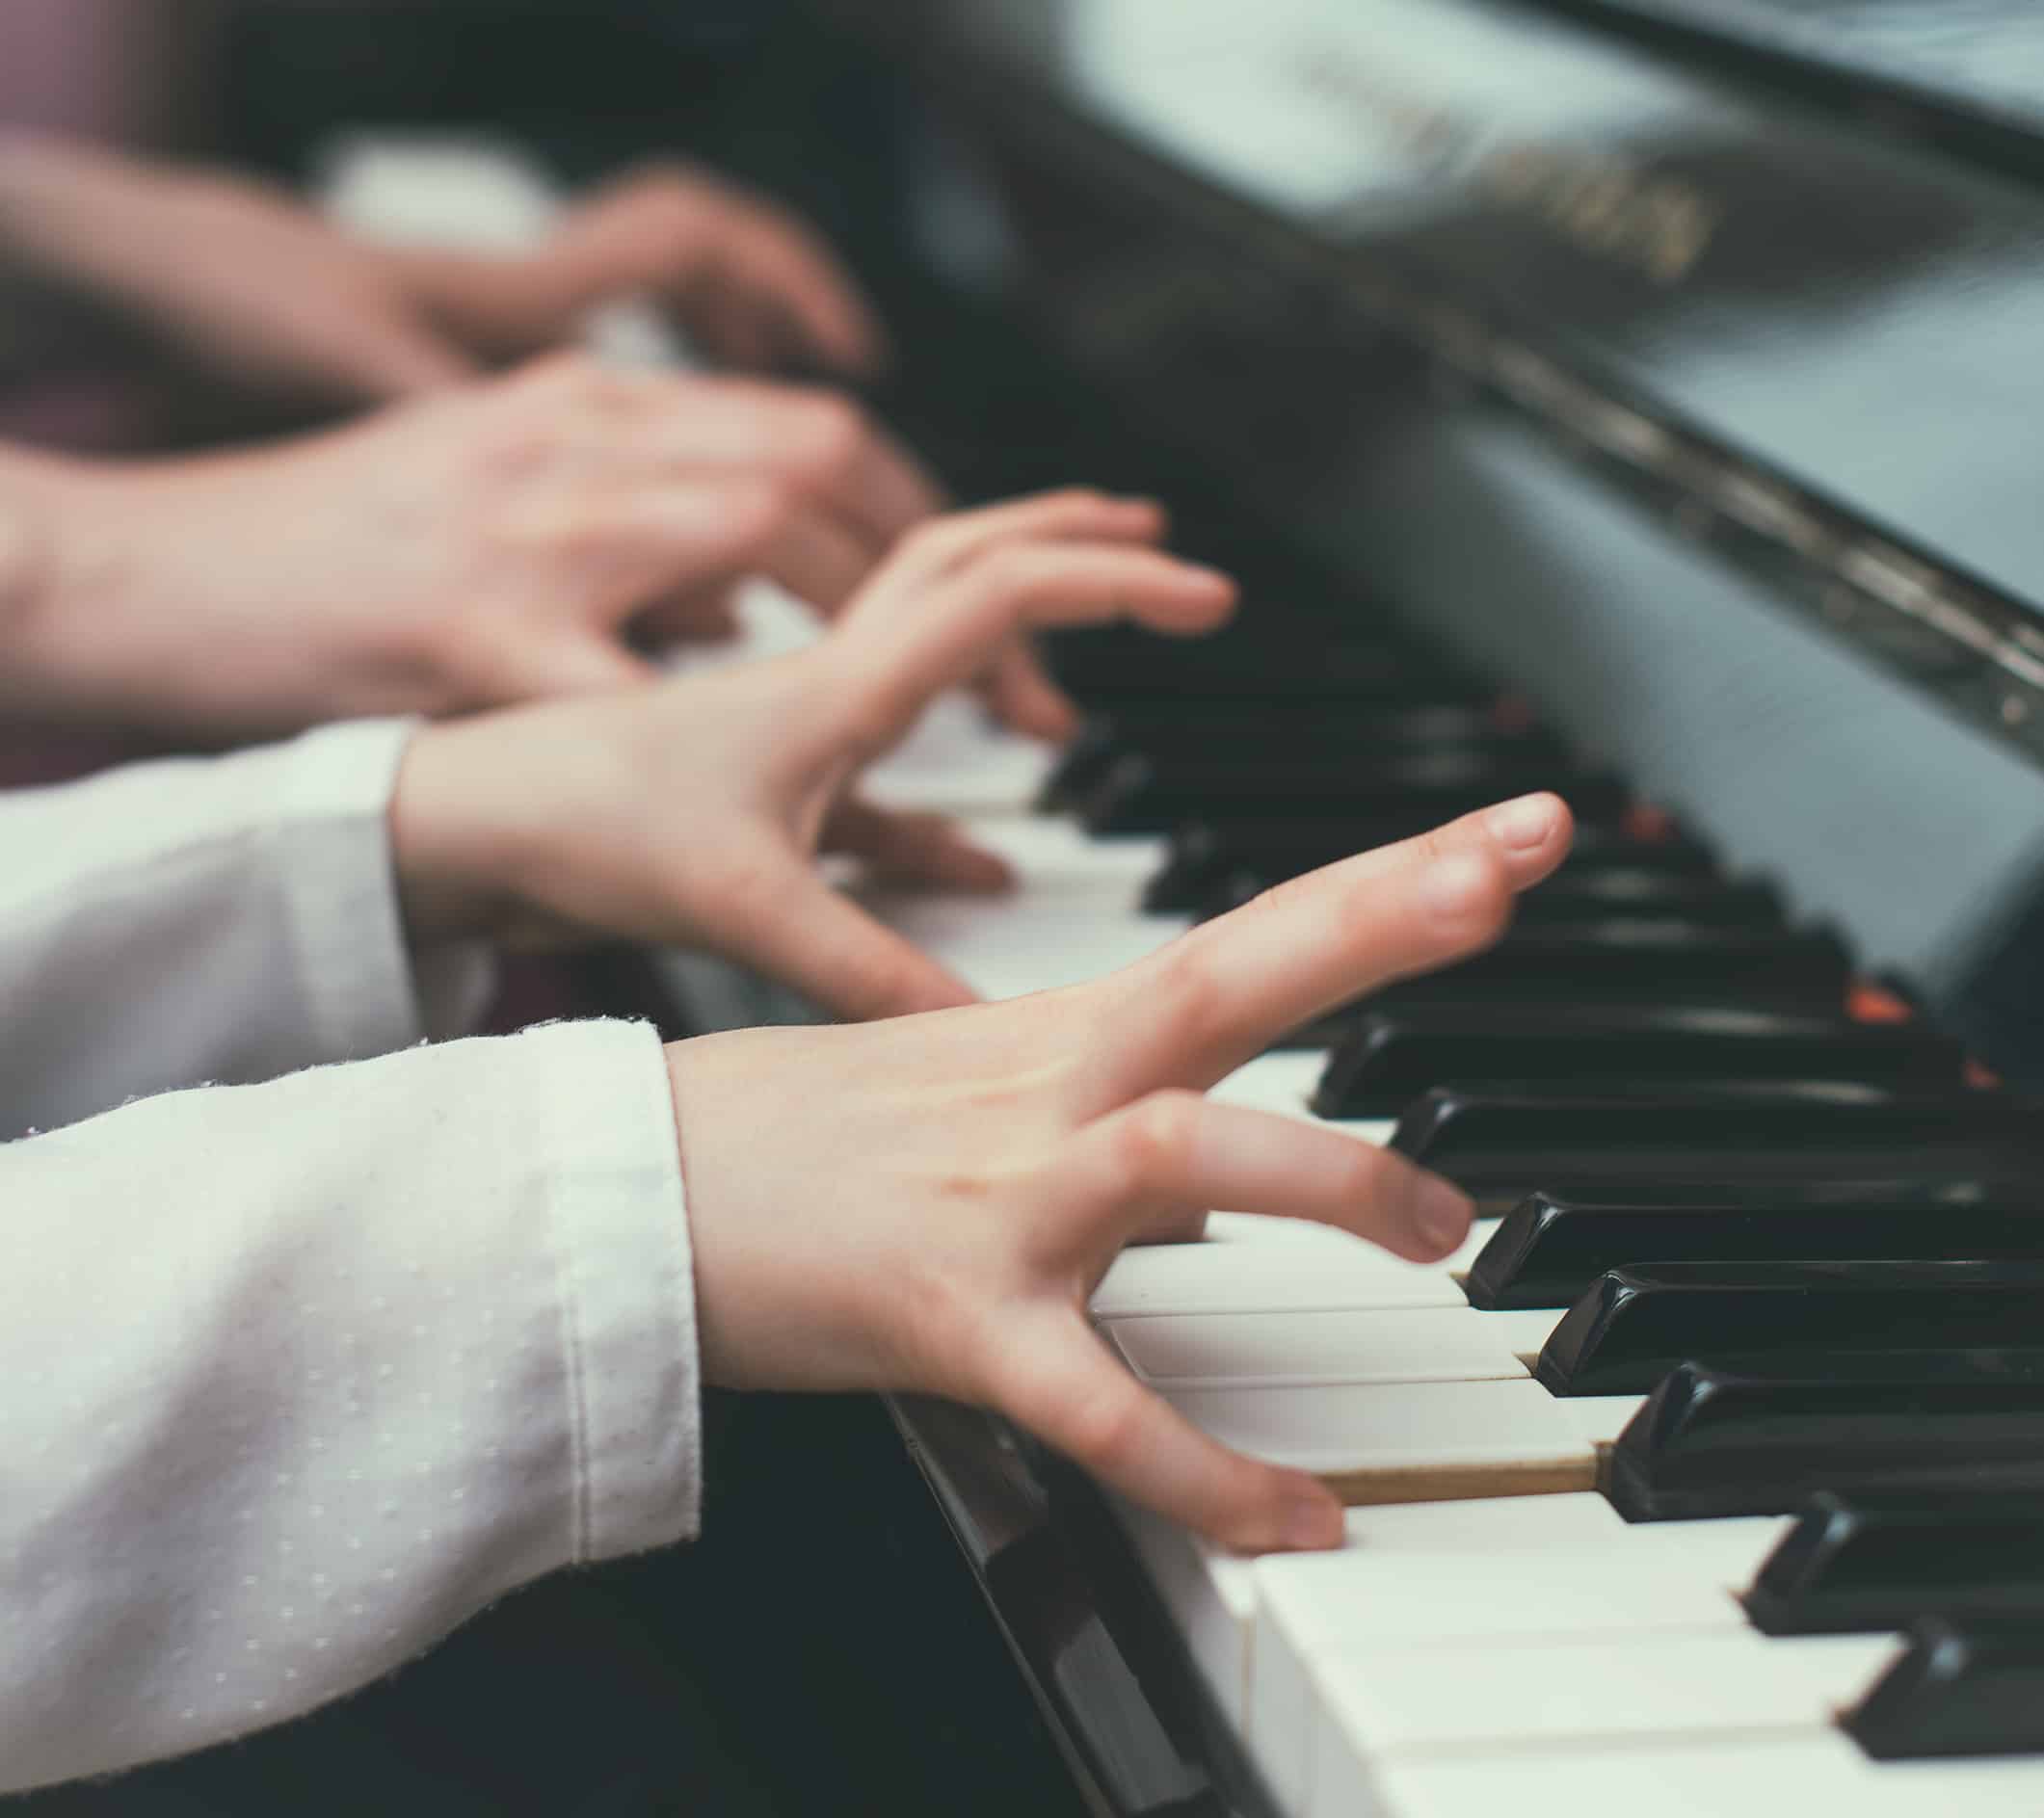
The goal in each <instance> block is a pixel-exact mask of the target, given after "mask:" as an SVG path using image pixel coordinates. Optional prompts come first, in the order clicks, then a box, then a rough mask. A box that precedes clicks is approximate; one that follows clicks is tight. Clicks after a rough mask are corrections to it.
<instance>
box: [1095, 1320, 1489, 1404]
mask: <svg viewBox="0 0 2044 1818" xmlns="http://www.w3.org/2000/svg"><path fill="white" fill-rule="evenodd" d="M1106 1331H1107V1335H1108V1337H1109V1338H1110V1339H1111V1340H1112V1341H1113V1343H1114V1345H1115V1346H1116V1348H1117V1349H1118V1350H1119V1351H1120V1352H1121V1354H1122V1356H1123V1357H1125V1358H1126V1359H1127V1360H1128V1366H1129V1368H1130V1369H1132V1370H1133V1371H1134V1372H1135V1373H1136V1375H1138V1376H1139V1377H1141V1378H1142V1379H1143V1380H1144V1381H1145V1382H1147V1383H1155V1384H1156V1385H1158V1386H1159V1387H1170V1388H1211V1387H1221V1386H1225V1385H1226V1384H1229V1383H1264V1384H1283V1383H1292V1384H1300V1383H1456V1382H1479V1381H1484V1380H1487V1379H1494V1378H1495V1379H1503V1380H1510V1379H1512V1378H1524V1377H1525V1375H1526V1366H1525V1365H1524V1364H1523V1363H1521V1362H1520V1361H1519V1359H1518V1358H1517V1357H1514V1356H1513V1355H1512V1353H1511V1352H1510V1351H1509V1350H1507V1349H1506V1348H1504V1347H1503V1346H1501V1345H1500V1343H1499V1342H1498V1340H1497V1337H1496V1335H1495V1334H1494V1333H1491V1332H1489V1331H1486V1330H1485V1328H1484V1325H1483V1319H1482V1315H1481V1314H1477V1313H1472V1312H1471V1311H1470V1310H1469V1309H1468V1308H1467V1307H1439V1308H1434V1307H1426V1308H1411V1309H1394V1310H1381V1309H1380V1310H1377V1311H1372V1312H1367V1313H1356V1312H1349V1311H1346V1310H1343V1311H1340V1312H1318V1313H1198V1314H1181V1315H1171V1314H1167V1315H1161V1316H1155V1317H1152V1318H1148V1319H1118V1320H1112V1321H1109V1322H1108V1324H1107V1327H1106Z"/></svg>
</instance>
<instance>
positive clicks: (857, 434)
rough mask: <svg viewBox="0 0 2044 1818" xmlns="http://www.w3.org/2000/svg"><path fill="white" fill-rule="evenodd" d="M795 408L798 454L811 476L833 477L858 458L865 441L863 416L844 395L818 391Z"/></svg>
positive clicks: (840, 473)
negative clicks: (796, 411) (796, 412)
mask: <svg viewBox="0 0 2044 1818" xmlns="http://www.w3.org/2000/svg"><path fill="white" fill-rule="evenodd" d="M797 408H798V415H797V417H796V426H795V439H796V446H797V453H798V458H799V460H800V461H801V463H802V465H803V467H804V469H805V470H806V472H807V473H808V474H809V475H810V477H811V478H813V479H817V480H835V479H836V478H838V477H840V476H841V475H842V474H844V473H845V472H846V471H847V470H848V469H849V468H851V467H852V466H853V465H854V464H855V463H856V462H857V461H858V460H859V456H860V454H861V452H862V450H863V448H864V447H865V443H866V424H865V418H864V417H863V415H862V414H861V412H860V410H859V408H858V406H857V405H855V404H853V403H852V402H851V401H850V400H849V399H847V398H840V397H836V396H833V395H831V394H829V393H818V394H816V395H814V396H812V397H810V398H806V399H804V400H803V401H802V402H801V404H800V405H799V406H798V407H797Z"/></svg>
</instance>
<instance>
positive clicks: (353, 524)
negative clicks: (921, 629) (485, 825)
mask: <svg viewBox="0 0 2044 1818" xmlns="http://www.w3.org/2000/svg"><path fill="white" fill-rule="evenodd" d="M939 503H940V500H939V495H938V493H937V491H936V488H935V487H934V486H933V485H932V484H931V483H930V481H929V480H928V479H927V478H926V477H925V476H924V475H923V474H922V472H921V470H920V469H919V468H918V467H917V466H916V463H915V462H914V461H912V460H911V459H910V458H909V457H908V456H906V455H905V454H903V453H902V452H901V451H900V450H899V449H898V448H896V447H895V446H894V445H893V444H892V443H891V442H890V441H889V439H888V437H887V436H886V435H884V434H883V433H882V432H880V431H879V430H878V429H877V428H875V427H874V426H873V425H872V424H871V423H870V422H869V421H867V420H866V419H865V418H864V417H863V415H861V414H860V412H859V411H858V410H857V409H856V408H853V407H852V406H851V405H849V404H847V403H845V402H844V401H843V400H842V399H839V398H836V397H833V396H830V395H828V394H825V393H821V392H817V391H813V390H809V389H806V388H801V387H794V386H787V385H782V384H777V383H771V382H764V381H753V380H730V379H710V378H700V377H691V376H688V375H682V374H650V373H616V372H611V371H608V370H606V369H604V368H602V367H600V366H598V365H597V364H595V363H594V362H592V361H590V360H588V359H586V358H584V357H582V356H554V357H552V358H550V359H548V360H544V361H542V362H540V363H538V364H536V365H534V366H532V367H530V368H528V369H526V370H524V371H522V372H519V373H517V374H514V375H511V376H510V377H508V378H504V379H499V380H494V381H491V382H488V383H486V384H482V385H479V386H473V387H469V388H465V389H464V390H461V391H457V392H453V393H449V394H446V395H442V396H438V397H434V398H431V399H425V400H420V401H418V402H416V403H413V404H410V405H406V406H402V407H399V408H393V409H390V410H386V411H383V412H380V413H378V414H377V415H375V416H372V417H369V418H366V419H364V420H362V421H360V422H358V423H357V424H354V425H352V426H350V427H348V428H345V429H341V430H337V431H329V432H325V433H322V434H319V435H312V436H307V437H304V438H301V439H298V440H294V441H290V442H285V443H280V444H274V445H269V446H264V447H260V448H254V449H250V450H247V451H241V452H235V453H231V454H225V455H212V456H203V457H198V458H193V459H181V460H173V461H150V462H143V463H135V464H92V465H89V464H85V463H78V462H70V461H51V460H46V459H42V458H40V457H31V456H16V457H13V458H4V457H0V508H5V509H4V510H0V518H5V519H6V521H7V524H8V525H9V527H10V536H9V539H8V541H9V546H10V549H11V550H12V554H11V555H9V556H8V557H7V562H8V566H9V567H10V568H11V570H12V572H13V575H14V576H15V579H16V582H17V584H16V585H14V586H13V587H12V588H10V587H8V586H6V585H0V641H4V645H5V653H6V656H7V661H6V663H5V664H0V705H4V706H6V707H8V708H10V709H12V710H13V711H16V712H23V711H27V712H40V713H41V714H44V715H67V716H69V717H83V716H88V715H90V716H94V717H102V718H116V719H122V720H126V721H130V722H140V723H145V724H150V725H164V726H169V727H173V728H176V729H180V730H187V729H189V730H198V731H200V732H203V733H208V734H214V735H236V734H249V733H260V732H267V731H277V730H282V729H287V728H291V727H295V726H300V725H307V724H311V723H313V722H316V721H320V720H326V719H332V718H339V717H346V716H350V715H360V714H375V713H385V712H411V711H417V712H424V713H431V714H441V713H449V712H455V711H461V710H465V709H470V708H476V707H484V706H490V705H494V704H498V703H502V702H508V701H515V700H521V699H526V698H533V697H538V696H544V695H552V694H559V693H571V692H577V691H584V690H588V689H592V688H604V687H611V686H617V685H621V684H624V683H631V682H639V681H644V680H647V679H649V678H650V676H651V675H652V674H654V673H655V672H654V670H653V669H652V668H651V666H650V664H649V663H648V662H647V661H646V660H645V658H644V657H643V656H642V655H640V654H638V650H637V647H636V646H638V645H640V644H642V643H643V642H645V641H647V640H659V639H664V638H668V637H673V636H676V635H681V636H688V635H702V634H703V633H705V632H710V633H713V632H714V631H715V630H716V629H717V628H718V627H719V625H720V624H721V623H722V622H724V620H723V615H724V613H725V611H726V607H725V601H726V599H727V596H728V594H729V592H730V588H731V587H732V585H733V584H734V583H735V582H736V581H737V580H738V579H739V578H741V577H743V576H746V575H749V574H764V575H767V576H770V577H771V578H773V579H774V580H777V581H779V582H781V583H782V584H783V585H784V586H785V587H787V588H788V589H789V590H790V591H791V592H793V593H796V594H798V595H800V596H801V597H803V598H804V599H806V600H808V601H810V603H811V604H812V605H814V606H815V607H816V608H817V609H818V610H819V611H820V612H822V613H824V614H825V615H829V614H832V613H835V612H836V611H838V610H840V609H841V608H842V607H843V606H844V604H845V602H846V601H847V600H848V599H849V598H850V597H851V596H852V594H853V593H855V592H856V591H857V590H858V589H859V587H860V586H861V585H862V584H863V582H864V581H865V580H866V578H867V576H868V575H869V574H870V573H871V571H872V569H873V567H874V566H875V565H876V564H877V563H878V562H879V561H880V560H881V559H882V558H883V557H884V556H885V555H886V553H887V552H888V551H889V549H890V548H891V547H892V546H893V544H894V542H895V540H897V539H898V538H899V537H900V535H901V534H902V533H903V532H904V531H906V530H908V529H910V528H911V527H913V526H915V525H916V524H918V523H920V522H922V521H923V520H924V519H925V518H926V517H927V516H928V515H929V514H931V513H932V512H933V511H934V510H935V509H936V508H937V506H938V504H939ZM996 655H997V656H998V657H999V659H1000V660H1001V661H1003V662H1007V663H1017V662H1019V663H1022V664H1023V665H1025V666H1026V665H1028V664H1029V663H1030V659H1029V657H1028V655H1027V652H1026V651H1025V649H1024V648H1023V647H1022V646H1021V645H1020V644H1015V645H1012V646H1004V649H1003V651H1002V652H999V653H996Z"/></svg>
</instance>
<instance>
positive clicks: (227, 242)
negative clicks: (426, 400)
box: [0, 134, 886, 405]
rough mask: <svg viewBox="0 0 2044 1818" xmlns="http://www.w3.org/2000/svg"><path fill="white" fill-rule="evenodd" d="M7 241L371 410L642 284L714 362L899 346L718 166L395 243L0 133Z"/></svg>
mask: <svg viewBox="0 0 2044 1818" xmlns="http://www.w3.org/2000/svg"><path fill="white" fill-rule="evenodd" d="M0 250H5V251H6V252H7V254H8V255H9V257H10V260H11V261H12V262H13V263H16V264H18V265H19V266H20V267H22V268H24V269H26V270H28V271H29V272H31V273H34V274H37V275H39V276H40V277H42V278H43V279H44V280H45V281H47V282H50V283H53V284H55V285H57V286H59V287H61V288H66V289H68V290H70V291H73V292H75V293H77V294H79V295H82V296H85V297H88V298H91V299H93V300H94V301H95V302H97V303H102V304H107V305H111V306H113V307H115V308H117V309H119V310H121V311H123V312H124V313H125V315H126V316H127V317H128V318H129V320H130V321H131V322H132V323H133V324H134V325H135V326H136V327H138V328H140V329H145V330H146V331H147V332H149V333H151V334H152V335H153V336H154V337H155V338H156V339H157V340H159V341H161V342H163V343H164V344H166V346H167V347H169V348H170V349H172V350H173V351H174V352H176V353H178V354H180V355H182V356H185V358H186V359H188V360H190V361H192V362H194V363H196V364H198V365H199V366H202V367H204V368H206V369H207V370H209V371H211V372H212V373H214V374H217V375H219V376H221V377H225V378H226V379H229V380H233V381H237V382H240V383H241V384H243V385H244V386H246V387H248V388H250V389H251V390H253V391H258V392H267V393H272V394H276V395H279V396H282V397H285V398H289V399H293V400H298V401H303V402H306V403H316V404H332V405H357V404H373V403H379V402H383V401H386V400H390V399H396V398H403V397H409V396H411V395H413V394H414V393H417V392H420V391H427V390H434V389H438V388H439V387H442V386H446V385H450V384H455V383H459V382H461V381H463V380H465V379H469V378H473V377H474V376H476V375H477V374H478V373H480V372H482V371H484V370H486V369H487V368H488V367H490V366H491V365H494V364H501V363H503V362H505V361H508V360H513V359H518V358H522V357H524V356H527V355H530V354H534V353H538V352H540V351H542V350H544V349H547V348H552V347H559V346H562V345H564V344H565V343H567V342H570V341H571V340H572V339H574V337H575V336H576V335H577V333H578V332H579V331H580V329H581V327H582V324H583V321H584V319H585V317H586V316H587V314H588V312H589V310H590V309H591V308H592V306H594V305H595V304H597V303H603V302H606V301H608V300H610V299H612V298H617V297H624V296H644V297H647V298H650V299H651V300H652V301H654V302H656V303H661V304H663V305H664V306H666V307H667V308H668V309H670V310H671V311H672V312H673V313H674V315H675V316H676V318H677V320H678V321H679V323H680V324H681V326H682V327H683V328H685V329H687V330H688V331H689V333H690V334H691V335H693V336H694V337H695V338H696V340H697V341H698V342H699V343H700V344H701V345H702V347H703V349H704V351H705V352H707V353H708V354H710V355H711V356H714V357H716V358H718V359H720V360H724V361H727V362H729V363H730V364H733V365H737V366H743V367H748V368H753V369H756V370H790V369H791V370H798V371H811V372H827V373H836V374H845V375H849V376H854V377H863V376H865V375H868V374H870V373H872V372H873V371H874V370H875V369H876V368H877V367H878V366H879V365H880V364H881V363H882V361H883V359H884V358H885V355H886V341H885V337H884V336H883V334H882V331H881V329H880V328H879V325H878V324H877V322H876V321H875V320H874V318H873V314H872V311H871V309H870V308H869V307H868V305H867V304H866V303H865V301H864V299H863V297H862V296H861V294H860V292H859V289H858V287H857V285H856V284H855V283H854V282H853V280H852V279H851V277H849V276H848V275H847V274H846V272H845V271H844V269H843V267H842V266H841V265H840V264H839V263H838V262H837V260H836V258H835V256H834V255H833V254H832V253H831V251H830V250H829V249H828V248H826V247H825V246H824V245H823V243H822V242H821V241H820V240H819V239H818V238H817V237H816V235H815V234H814V233H812V232H811V231H810V229H809V228H808V227H806V226H805V225H804V224H802V223H801V222H799V221H797V220H796V219H794V217H792V216H791V215H789V214H787V213H786V212H785V211H783V209H781V208H779V207H777V206H776V205H775V204H773V203H771V202H769V201H767V200H765V199H764V198H759V197H756V196H753V195H750V194H749V193H747V192H746V191H744V190H741V189H739V188H737V187H735V186H733V185H731V184H730V183H726V182H723V181H721V180H719V179H718V178H716V177H713V176H711V175H710V174H708V173H707V172H705V171H697V170H693V169H688V168H685V167H681V166H660V167H655V168H650V169H647V170H643V171H637V172H634V173H632V174H630V175H628V176H626V177H624V178H623V179H622V180H620V181H618V182H616V183H614V184H611V185H609V186H608V187H606V188H604V189H601V190H599V191H597V192H596V193H595V194H594V195H593V196H591V197H590V198H587V199H586V200H585V201H583V202H582V203H581V204H580V205H579V206H577V207H574V208H572V209H571V210H570V211H569V212H568V213H567V215H566V216H565V217H564V218H563V220H562V222H561V224H560V225H559V227H558V228H557V229H556V230H555V232H554V233H553V234H551V235H550V236H549V237H548V238H547V239H546V240H545V241H544V242H543V243H542V244H541V245H539V246H538V247H536V248H535V249H533V250H530V251H520V252H473V251H442V250H431V249H419V248H413V247H403V246H385V245H381V244H378V243H376V242H374V241H369V240H363V239H358V238H356V237H355V236H354V235H352V234H350V233H348V232H346V231H344V230H343V229H341V228H339V227H337V226H335V225H333V224H331V223H329V222H326V221H323V220H322V219H321V218H320V217H319V216H317V215H315V214H314V213H312V212H311V211H310V210H309V209H307V208H306V207H305V206H304V205H303V204H302V203H300V202H299V201H297V200H296V199H295V198H292V197H290V196H289V195H287V194H285V193H284V192H282V191H279V190H274V189H272V188H269V187H268V186H266V185H263V184H260V183H256V182H253V181H252V180H250V179H248V178H245V177H242V176H238V175H236V174H234V173H232V172H229V171H214V170H199V169H187V168H180V167H177V166H171V165H151V164H146V163H143V162H140V161H137V160H131V159H127V158H123V157H121V156H119V155H118V154H114V153H111V152H106V151H102V150H97V149H93V148H90V147H86V146H83V145H71V144H67V143H65V142H62V141H57V140H52V139H44V138H40V137H37V136H35V135H31V134H13V135H6V136H0Z"/></svg>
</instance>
